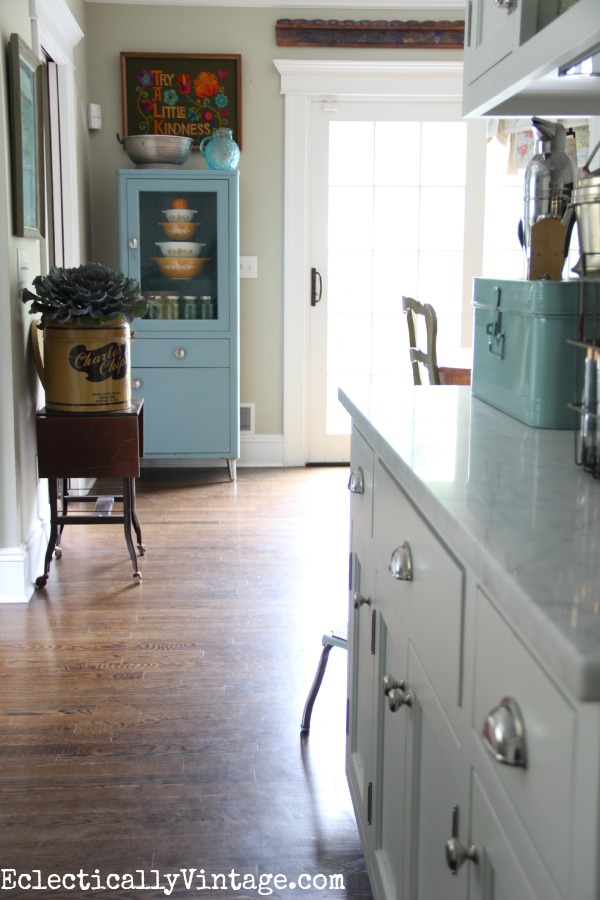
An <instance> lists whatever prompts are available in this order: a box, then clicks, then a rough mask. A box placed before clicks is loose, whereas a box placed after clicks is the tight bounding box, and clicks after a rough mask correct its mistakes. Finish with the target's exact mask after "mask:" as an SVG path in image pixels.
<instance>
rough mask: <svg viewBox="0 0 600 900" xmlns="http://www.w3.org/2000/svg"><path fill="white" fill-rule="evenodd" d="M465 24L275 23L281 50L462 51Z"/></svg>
mask: <svg viewBox="0 0 600 900" xmlns="http://www.w3.org/2000/svg"><path fill="white" fill-rule="evenodd" d="M464 34H465V23H464V22H463V21H461V20H459V21H455V22H429V21H427V22H416V21H410V22H398V21H393V22H384V21H358V22H354V21H350V20H344V21H337V20H335V19H328V20H324V19H278V20H277V23H276V25H275V37H276V39H277V44H278V45H279V46H280V47H314V46H319V47H379V48H381V47H394V48H398V47H420V48H421V49H428V48H429V49H435V48H442V47H446V48H448V49H449V50H462V48H463V45H464Z"/></svg>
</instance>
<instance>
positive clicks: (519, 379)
mask: <svg viewBox="0 0 600 900" xmlns="http://www.w3.org/2000/svg"><path fill="white" fill-rule="evenodd" d="M583 284H584V283H583V282H580V281H576V280H573V281H525V280H520V281H508V280H501V279H500V280H495V279H491V278H476V279H475V284H474V293H473V307H474V311H475V333H474V347H473V373H472V379H471V385H472V387H471V389H472V392H473V394H474V396H475V397H479V399H480V400H485V401H486V402H487V403H490V404H491V405H492V406H495V407H496V408H497V409H501V410H502V411H503V412H506V413H508V414H509V415H511V416H513V417H514V418H515V419H519V421H520V422H524V423H525V424H526V425H533V426H534V427H536V428H563V429H565V428H574V427H575V424H576V421H575V413H574V412H573V410H572V409H569V408H568V404H569V403H573V402H574V401H575V400H576V390H577V384H579V385H581V384H582V376H581V377H580V376H579V375H578V373H576V367H577V366H580V367H581V372H583V357H584V353H583V352H582V350H581V349H579V348H577V347H574V346H573V345H572V344H569V343H567V342H568V340H569V338H571V339H573V338H575V337H577V334H578V310H579V309H580V306H579V303H580V292H581V290H582V289H583V287H582V286H583ZM599 286H600V283H599ZM585 289H586V292H588V293H586V302H587V298H588V296H589V292H591V293H592V294H593V299H594V302H596V300H597V295H598V294H599V293H600V292H599V291H598V289H597V288H596V287H595V286H590V283H589V282H586V283H585Z"/></svg>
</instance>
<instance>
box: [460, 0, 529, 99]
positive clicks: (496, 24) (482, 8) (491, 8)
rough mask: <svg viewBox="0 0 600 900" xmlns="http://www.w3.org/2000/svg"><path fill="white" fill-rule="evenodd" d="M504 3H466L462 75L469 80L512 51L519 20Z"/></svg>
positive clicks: (483, 0) (476, 0) (477, 0)
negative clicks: (464, 57) (467, 6)
mask: <svg viewBox="0 0 600 900" xmlns="http://www.w3.org/2000/svg"><path fill="white" fill-rule="evenodd" d="M507 6H508V4H505V5H500V4H498V3H496V0H473V2H471V3H469V10H470V13H469V18H468V19H467V33H466V38H467V42H468V54H467V57H466V64H465V78H466V79H467V80H468V82H469V83H471V82H472V81H475V79H477V78H479V76H480V75H482V74H483V73H484V72H487V71H488V69H491V68H492V67H493V66H495V65H496V64H497V63H498V62H499V61H500V60H501V59H504V58H505V57H506V56H509V55H510V53H511V52H512V48H513V43H514V42H515V40H516V39H517V33H518V30H517V29H518V22H517V16H516V15H515V14H514V12H511V11H509V10H508V9H507Z"/></svg>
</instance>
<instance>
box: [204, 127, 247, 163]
mask: <svg viewBox="0 0 600 900" xmlns="http://www.w3.org/2000/svg"><path fill="white" fill-rule="evenodd" d="M200 153H201V154H202V156H203V157H204V159H205V160H206V165H207V166H208V168H209V169H237V165H238V163H239V161H240V148H239V147H238V145H237V144H236V142H235V141H234V139H233V133H232V131H231V128H219V129H218V130H217V131H215V132H214V133H213V134H211V135H209V136H208V137H205V138H204V139H203V140H202V141H200Z"/></svg>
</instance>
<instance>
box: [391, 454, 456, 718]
mask: <svg viewBox="0 0 600 900" xmlns="http://www.w3.org/2000/svg"><path fill="white" fill-rule="evenodd" d="M374 506H375V511H374V540H375V546H376V548H377V553H378V568H379V570H380V572H381V578H382V579H383V581H384V582H385V584H386V588H387V590H388V592H389V594H390V597H391V599H392V601H393V603H394V607H395V609H396V611H397V614H398V615H399V616H400V617H401V619H402V621H403V622H404V624H405V627H407V628H408V629H409V633H410V635H411V639H412V640H413V642H414V644H415V646H416V648H417V651H418V652H419V654H420V655H421V656H422V658H423V661H424V663H425V664H426V666H427V670H428V672H429V673H430V677H431V679H432V682H433V685H434V687H435V689H436V690H437V691H438V692H440V693H441V694H442V695H444V696H445V697H447V698H448V700H449V701H450V702H451V703H452V704H454V705H455V704H459V703H460V700H461V690H462V684H461V673H462V652H463V650H462V643H463V623H464V615H463V609H464V569H463V568H462V567H461V566H460V565H459V564H458V563H457V561H456V560H455V559H454V557H453V556H452V555H451V554H450V552H449V551H448V550H447V548H446V547H445V546H444V545H443V544H442V543H441V541H440V539H439V538H438V537H437V535H436V534H435V533H434V532H433V531H432V530H431V529H430V528H429V526H428V525H427V523H426V522H425V520H424V519H423V518H422V516H421V515H420V514H419V513H418V512H417V510H416V509H415V507H414V506H413V504H412V503H411V502H410V500H409V499H408V498H407V496H406V494H405V493H404V491H403V490H402V489H401V488H400V486H399V485H398V483H397V482H396V481H395V480H394V478H392V476H391V475H390V473H389V472H388V471H387V469H386V468H385V466H384V465H382V463H381V462H379V463H378V464H377V466H376V469H375V500H374ZM406 545H408V549H406ZM403 548H404V549H403ZM404 552H406V553H407V554H408V556H409V559H410V565H411V567H412V571H411V577H410V579H409V580H403V578H401V577H397V576H398V574H399V573H396V577H395V576H394V574H393V573H392V572H391V568H394V560H396V561H398V560H399V561H400V562H401V561H402V554H403V553H404Z"/></svg>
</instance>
